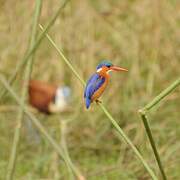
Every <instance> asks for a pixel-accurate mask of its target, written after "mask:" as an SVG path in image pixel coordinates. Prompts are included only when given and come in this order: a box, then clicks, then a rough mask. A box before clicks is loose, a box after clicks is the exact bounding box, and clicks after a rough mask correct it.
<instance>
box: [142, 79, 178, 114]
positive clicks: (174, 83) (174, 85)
mask: <svg viewBox="0 0 180 180" xmlns="http://www.w3.org/2000/svg"><path fill="white" fill-rule="evenodd" d="M179 85H180V78H179V79H177V80H176V81H174V82H173V83H172V84H171V85H170V86H169V87H167V88H166V89H165V90H164V91H162V92H161V93H160V94H159V95H158V96H156V97H155V98H154V99H153V100H152V101H151V102H150V103H148V104H147V105H146V106H145V107H144V108H143V109H142V110H143V111H148V110H150V109H151V108H153V107H154V106H155V105H156V104H157V103H159V102H160V101H161V100H162V99H163V98H164V97H166V96H167V95H168V94H169V93H171V92H172V91H173V90H174V89H175V88H177V87H178V86H179Z"/></svg>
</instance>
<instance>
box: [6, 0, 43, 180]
mask: <svg viewBox="0 0 180 180" xmlns="http://www.w3.org/2000/svg"><path fill="white" fill-rule="evenodd" d="M41 5H42V1H41V0H36V6H35V11H34V18H33V25H32V33H31V39H30V49H31V48H32V47H33V46H34V44H35V39H36V34H37V25H38V21H39V17H40V14H41ZM33 60H34V53H33V54H32V56H31V58H30V60H29V61H28V63H27V66H26V68H25V73H24V79H23V80H24V87H23V89H22V94H21V101H22V103H23V104H24V103H25V98H26V96H27V89H28V83H29V79H30V76H31V71H32V65H33ZM13 78H14V77H13ZM23 114H24V113H23V110H22V109H21V107H20V108H19V111H18V114H17V124H16V127H15V131H14V139H13V144H12V150H11V154H10V159H9V165H8V168H7V177H6V179H7V180H11V179H13V176H14V170H15V165H16V158H17V147H18V145H19V141H20V131H21V126H22V120H23V117H24V116H23Z"/></svg>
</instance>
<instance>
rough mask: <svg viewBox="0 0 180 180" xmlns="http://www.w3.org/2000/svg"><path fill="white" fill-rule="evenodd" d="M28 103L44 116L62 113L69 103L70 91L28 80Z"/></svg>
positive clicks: (63, 87)
mask: <svg viewBox="0 0 180 180" xmlns="http://www.w3.org/2000/svg"><path fill="white" fill-rule="evenodd" d="M28 93H29V103H30V104H31V105H32V106H33V107H34V108H36V109H37V110H38V111H40V112H43V113H45V114H53V113H58V112H64V111H66V110H67V108H68V105H69V103H70V96H71V89H70V87H68V86H57V85H54V84H49V83H46V82H43V81H39V80H30V81H29V86H28Z"/></svg>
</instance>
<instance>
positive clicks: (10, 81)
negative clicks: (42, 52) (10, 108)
mask: <svg viewBox="0 0 180 180" xmlns="http://www.w3.org/2000/svg"><path fill="white" fill-rule="evenodd" d="M67 2H69V0H65V1H64V2H63V4H62V5H61V6H60V7H59V8H58V10H57V12H56V13H55V15H54V16H53V17H52V18H51V20H50V21H49V23H48V24H47V26H46V27H45V28H44V31H43V32H42V33H41V34H40V35H39V37H38V38H37V41H36V42H35V44H34V46H33V47H32V48H31V50H30V51H28V52H27V54H26V55H25V56H24V58H23V59H22V61H19V62H18V64H17V66H16V68H15V70H14V72H13V74H12V76H11V77H10V79H9V80H8V82H9V84H10V85H11V84H12V83H13V82H14V80H15V79H16V76H17V74H18V71H19V70H20V69H21V68H22V67H23V65H24V64H25V63H27V61H28V60H29V58H30V57H31V56H32V54H33V53H34V52H35V51H36V50H37V48H38V46H39V45H40V43H41V41H42V40H43V39H44V37H45V34H46V33H47V32H48V31H49V29H50V28H51V26H52V25H53V24H54V22H55V20H56V19H57V17H58V16H59V14H60V13H61V12H62V9H63V8H64V7H65V6H66V4H67ZM6 92H7V90H6V89H3V90H2V91H1V94H0V100H1V98H2V97H3V96H4V95H5V94H6Z"/></svg>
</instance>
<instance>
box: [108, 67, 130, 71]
mask: <svg viewBox="0 0 180 180" xmlns="http://www.w3.org/2000/svg"><path fill="white" fill-rule="evenodd" d="M110 69H111V70H113V71H125V72H127V71H128V70H127V69H124V68H121V67H118V66H111V67H110Z"/></svg>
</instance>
